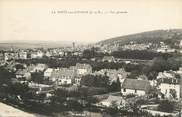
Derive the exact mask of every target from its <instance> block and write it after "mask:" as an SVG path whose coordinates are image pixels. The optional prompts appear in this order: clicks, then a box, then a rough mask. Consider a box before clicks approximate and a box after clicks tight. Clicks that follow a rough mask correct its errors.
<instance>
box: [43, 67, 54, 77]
mask: <svg viewBox="0 0 182 117" xmlns="http://www.w3.org/2000/svg"><path fill="white" fill-rule="evenodd" d="M52 72H53V69H52V68H48V69H46V70H45V71H44V78H50V77H51V74H52Z"/></svg>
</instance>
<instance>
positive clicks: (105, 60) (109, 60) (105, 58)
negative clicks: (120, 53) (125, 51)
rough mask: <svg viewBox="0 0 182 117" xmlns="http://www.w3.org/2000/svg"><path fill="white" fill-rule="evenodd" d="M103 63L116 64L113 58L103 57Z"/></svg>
mask: <svg viewBox="0 0 182 117" xmlns="http://www.w3.org/2000/svg"><path fill="white" fill-rule="evenodd" d="M102 61H103V62H116V61H115V58H114V57H113V56H104V57H103V59H102Z"/></svg>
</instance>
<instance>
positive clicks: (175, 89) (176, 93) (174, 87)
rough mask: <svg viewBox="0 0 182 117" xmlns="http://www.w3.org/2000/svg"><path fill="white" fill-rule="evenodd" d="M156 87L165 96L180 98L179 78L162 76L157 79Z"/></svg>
mask: <svg viewBox="0 0 182 117" xmlns="http://www.w3.org/2000/svg"><path fill="white" fill-rule="evenodd" d="M158 82H159V86H158V89H159V90H160V92H161V93H162V94H164V96H165V97H166V98H170V97H173V98H178V99H179V98H180V97H181V96H180V88H181V85H180V80H179V79H176V78H163V79H159V80H158Z"/></svg>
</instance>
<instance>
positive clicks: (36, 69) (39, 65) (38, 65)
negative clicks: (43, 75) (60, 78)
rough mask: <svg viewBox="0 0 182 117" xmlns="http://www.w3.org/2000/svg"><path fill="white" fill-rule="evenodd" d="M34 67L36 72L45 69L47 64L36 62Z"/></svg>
mask: <svg viewBox="0 0 182 117" xmlns="http://www.w3.org/2000/svg"><path fill="white" fill-rule="evenodd" d="M34 69H35V71H36V72H43V71H44V70H45V69H47V65H46V64H37V65H36V66H35V68H34Z"/></svg>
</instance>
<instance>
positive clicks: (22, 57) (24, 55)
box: [19, 51, 27, 59]
mask: <svg viewBox="0 0 182 117" xmlns="http://www.w3.org/2000/svg"><path fill="white" fill-rule="evenodd" d="M19 58H20V59H27V52H24V51H22V52H20V53H19Z"/></svg>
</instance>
